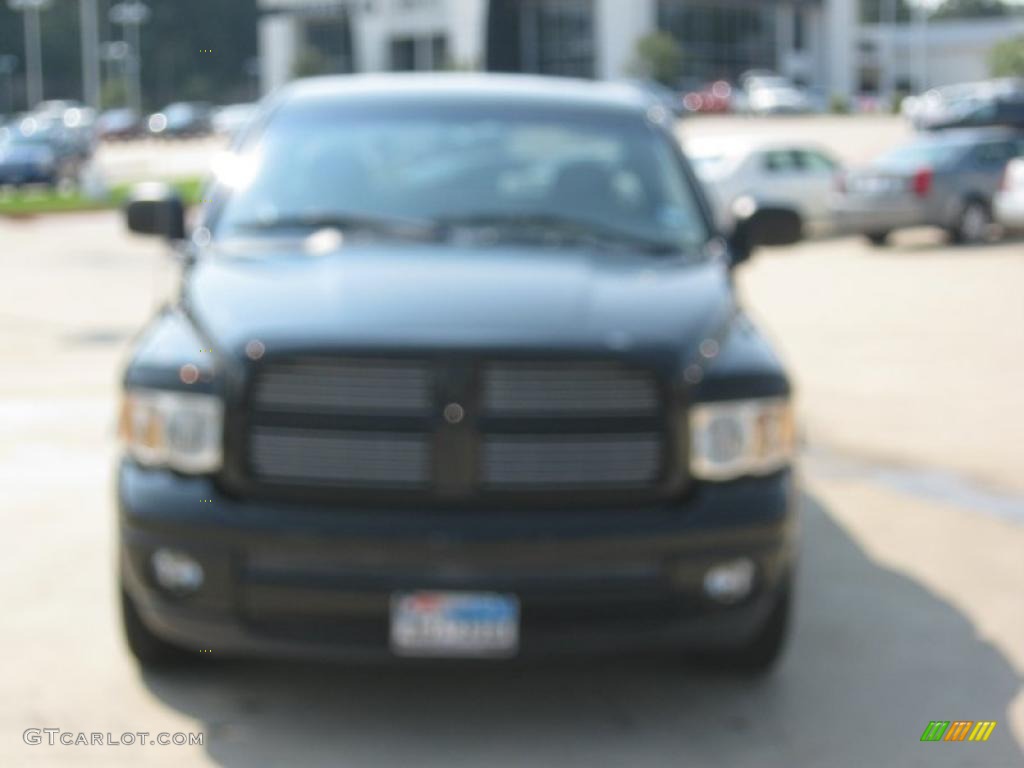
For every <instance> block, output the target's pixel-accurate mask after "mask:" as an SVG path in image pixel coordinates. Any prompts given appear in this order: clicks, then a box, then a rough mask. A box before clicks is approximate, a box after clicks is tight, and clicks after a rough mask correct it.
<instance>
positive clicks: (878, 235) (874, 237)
mask: <svg viewBox="0 0 1024 768" xmlns="http://www.w3.org/2000/svg"><path fill="white" fill-rule="evenodd" d="M864 237H865V238H867V241H868V242H869V243H871V245H873V246H874V247H875V248H882V247H883V246H885V245H887V244H888V243H889V233H888V232H869V233H868V234H866V235H864Z"/></svg>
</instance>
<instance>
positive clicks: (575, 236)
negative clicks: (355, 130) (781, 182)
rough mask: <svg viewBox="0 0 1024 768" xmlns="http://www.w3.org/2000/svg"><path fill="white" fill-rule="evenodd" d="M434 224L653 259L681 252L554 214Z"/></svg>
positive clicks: (496, 215)
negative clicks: (652, 256)
mask: <svg viewBox="0 0 1024 768" xmlns="http://www.w3.org/2000/svg"><path fill="white" fill-rule="evenodd" d="M436 223H437V224H438V225H439V226H442V227H445V228H448V229H453V228H456V229H457V228H459V227H470V228H482V229H493V230H497V231H500V232H501V233H503V234H526V233H529V232H533V233H540V234H542V235H554V236H557V237H559V238H565V239H567V240H570V241H572V242H576V243H583V244H586V245H595V246H599V247H608V246H619V247H628V248H631V249H635V250H639V251H643V252H644V253H651V254H656V255H671V254H676V253H679V252H680V250H681V247H680V245H679V244H678V243H673V242H670V241H667V240H658V239H655V238H651V237H646V236H644V235H640V234H637V233H635V232H628V231H626V230H622V229H618V228H616V227H610V226H608V225H607V224H604V223H602V222H599V221H594V220H592V219H584V218H577V217H573V216H564V215H561V214H556V213H471V214H467V215H464V216H448V217H443V218H439V219H437V220H436Z"/></svg>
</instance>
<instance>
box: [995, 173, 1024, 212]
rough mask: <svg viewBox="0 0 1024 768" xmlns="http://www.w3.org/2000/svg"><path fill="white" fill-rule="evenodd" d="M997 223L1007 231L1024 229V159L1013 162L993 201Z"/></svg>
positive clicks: (1004, 175)
mask: <svg viewBox="0 0 1024 768" xmlns="http://www.w3.org/2000/svg"><path fill="white" fill-rule="evenodd" d="M993 212H994V214H995V218H996V221H998V222H999V223H1000V224H1002V225H1003V226H1004V227H1006V228H1007V229H1024V157H1018V158H1017V159H1016V160H1011V161H1010V164H1009V165H1007V166H1006V172H1005V173H1004V174H1003V182H1002V184H1001V185H1000V187H999V191H998V192H997V193H996V196H995V199H994V201H993Z"/></svg>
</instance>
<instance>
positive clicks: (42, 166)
mask: <svg viewBox="0 0 1024 768" xmlns="http://www.w3.org/2000/svg"><path fill="white" fill-rule="evenodd" d="M87 158H88V150H87V149H84V148H83V147H82V146H81V145H80V144H79V143H77V142H76V141H75V138H74V136H73V135H72V134H71V133H69V132H68V131H67V130H66V129H65V128H64V127H63V125H62V124H60V123H59V122H57V121H49V122H44V121H42V120H40V119H37V118H34V117H22V118H20V119H18V120H15V121H12V122H11V123H9V124H8V125H6V126H4V127H2V128H0V184H8V185H12V186H22V185H25V184H46V185H48V186H57V185H58V184H60V183H61V182H64V181H67V182H73V181H74V180H75V179H76V178H77V176H78V173H79V171H80V170H81V167H82V165H83V163H84V162H85V161H86V159H87Z"/></svg>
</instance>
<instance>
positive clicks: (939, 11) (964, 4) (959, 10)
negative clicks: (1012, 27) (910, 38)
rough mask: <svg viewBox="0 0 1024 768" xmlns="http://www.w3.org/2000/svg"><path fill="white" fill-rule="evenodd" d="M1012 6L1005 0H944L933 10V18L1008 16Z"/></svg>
mask: <svg viewBox="0 0 1024 768" xmlns="http://www.w3.org/2000/svg"><path fill="white" fill-rule="evenodd" d="M1009 13H1010V7H1009V6H1008V5H1007V4H1006V3H1005V2H1004V1H1003V0H944V2H942V4H940V5H939V7H938V8H936V9H935V10H934V11H933V12H932V18H933V19H970V18H978V17H983V16H1007V15H1009Z"/></svg>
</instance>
